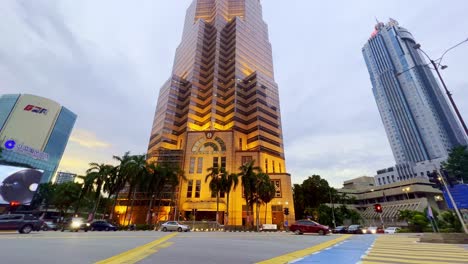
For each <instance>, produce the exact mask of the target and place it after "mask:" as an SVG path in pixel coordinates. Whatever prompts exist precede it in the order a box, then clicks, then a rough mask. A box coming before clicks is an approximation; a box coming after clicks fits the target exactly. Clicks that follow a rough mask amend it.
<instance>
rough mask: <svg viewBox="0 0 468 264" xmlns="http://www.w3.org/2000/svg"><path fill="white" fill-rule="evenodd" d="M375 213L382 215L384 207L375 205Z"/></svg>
mask: <svg viewBox="0 0 468 264" xmlns="http://www.w3.org/2000/svg"><path fill="white" fill-rule="evenodd" d="M374 211H375V212H376V213H382V205H380V204H374Z"/></svg>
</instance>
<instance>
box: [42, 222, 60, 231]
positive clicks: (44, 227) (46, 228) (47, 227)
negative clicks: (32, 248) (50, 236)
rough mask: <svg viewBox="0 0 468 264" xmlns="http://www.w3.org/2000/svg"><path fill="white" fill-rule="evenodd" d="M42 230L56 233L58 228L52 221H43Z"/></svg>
mask: <svg viewBox="0 0 468 264" xmlns="http://www.w3.org/2000/svg"><path fill="white" fill-rule="evenodd" d="M42 230H43V231H49V230H54V231H57V230H58V227H57V224H55V223H54V222H53V221H50V220H45V221H44V223H43V224H42Z"/></svg>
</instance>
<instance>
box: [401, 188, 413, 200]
mask: <svg viewBox="0 0 468 264" xmlns="http://www.w3.org/2000/svg"><path fill="white" fill-rule="evenodd" d="M401 190H402V191H403V192H405V193H406V197H407V198H408V200H409V199H410V198H409V194H408V193H409V191H410V190H411V188H410V187H405V188H403V189H401Z"/></svg>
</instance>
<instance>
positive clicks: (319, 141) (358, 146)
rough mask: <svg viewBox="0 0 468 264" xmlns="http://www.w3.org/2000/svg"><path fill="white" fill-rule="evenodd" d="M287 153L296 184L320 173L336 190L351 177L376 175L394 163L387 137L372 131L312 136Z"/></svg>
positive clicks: (295, 143)
mask: <svg viewBox="0 0 468 264" xmlns="http://www.w3.org/2000/svg"><path fill="white" fill-rule="evenodd" d="M286 154H287V156H286V160H287V162H288V163H287V165H288V171H289V172H290V173H291V175H292V176H293V182H294V183H301V182H302V181H303V180H304V179H306V178H307V177H308V176H310V175H313V174H318V175H321V176H322V177H323V178H325V179H327V180H328V181H329V183H330V184H331V185H333V186H335V187H340V186H341V184H342V183H343V181H344V180H348V179H350V178H354V177H358V176H362V175H367V176H374V175H375V171H376V170H377V169H381V168H385V167H388V166H391V165H392V164H393V157H392V156H391V150H390V148H389V146H388V143H387V142H386V138H385V136H383V135H382V134H381V133H380V131H372V130H369V131H358V132H351V133H349V132H348V133H320V134H311V135H308V136H304V137H301V138H298V139H296V140H294V141H292V142H291V143H290V144H289V145H288V146H287V147H286Z"/></svg>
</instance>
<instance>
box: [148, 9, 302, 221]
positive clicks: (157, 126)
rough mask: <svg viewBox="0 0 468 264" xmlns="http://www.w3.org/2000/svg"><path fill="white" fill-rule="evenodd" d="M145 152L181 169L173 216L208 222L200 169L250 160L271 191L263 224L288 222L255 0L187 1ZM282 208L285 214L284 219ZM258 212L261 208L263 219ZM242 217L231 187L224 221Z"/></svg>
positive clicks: (269, 69)
mask: <svg viewBox="0 0 468 264" xmlns="http://www.w3.org/2000/svg"><path fill="white" fill-rule="evenodd" d="M148 155H149V159H150V160H158V161H164V162H172V163H175V164H180V166H181V167H182V168H183V170H184V171H185V175H186V177H187V181H183V182H182V184H181V186H180V188H179V191H178V195H179V199H178V200H179V201H178V205H177V206H176V207H177V208H178V210H179V212H175V213H176V214H177V217H179V216H183V217H184V218H189V217H193V215H192V214H195V213H194V212H195V211H196V214H195V217H196V219H215V218H216V214H215V211H216V199H215V198H214V197H213V195H212V194H211V192H210V190H209V186H208V182H206V181H205V177H206V175H207V168H210V167H224V168H226V170H227V171H229V172H239V167H240V166H241V165H242V164H245V163H246V162H248V161H250V160H254V161H255V166H259V167H261V169H262V170H263V172H266V173H268V174H269V175H270V178H271V179H272V180H273V181H274V183H275V185H276V187H277V188H276V198H275V199H274V200H273V201H272V202H271V203H270V204H269V205H268V207H269V208H268V210H267V214H268V217H267V223H268V224H271V223H273V224H281V223H283V222H285V221H286V220H287V219H294V206H293V200H292V193H291V179H290V175H289V174H287V173H286V166H285V160H284V150H283V139H282V131H281V117H280V105H279V98H278V87H277V84H276V83H275V81H274V76H273V61H272V51H271V44H270V42H269V40H268V28H267V25H266V23H265V22H264V21H263V19H262V7H261V4H260V1H259V0H194V1H193V3H192V4H191V6H190V7H189V8H188V11H187V15H186V20H185V26H184V31H183V35H182V42H181V43H180V45H179V47H178V48H177V51H176V55H175V62H174V66H173V71H172V77H171V78H170V79H169V80H168V81H167V82H166V83H165V84H164V85H163V86H162V88H161V90H160V94H159V99H158V103H157V107H156V113H155V117H154V123H153V128H152V132H151V138H150V142H149V147H148ZM226 203H227V200H225V199H224V197H223V198H222V203H221V205H220V208H221V209H220V211H222V212H224V214H222V213H221V214H220V217H221V218H225V215H227V213H228V212H226V210H227V206H226ZM285 207H288V208H289V212H290V214H289V216H284V215H283V209H284V208H285ZM264 210H265V208H264V206H262V209H261V211H262V212H261V213H262V214H263V213H264ZM246 215H247V212H246V206H245V200H244V199H243V197H242V187H241V186H238V187H237V188H236V189H235V190H234V191H233V193H231V195H230V201H229V224H230V225H241V224H243V223H245V221H247V219H246ZM262 218H263V217H262ZM226 220H227V219H224V222H226ZM220 222H222V221H220ZM262 222H263V219H262Z"/></svg>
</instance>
